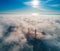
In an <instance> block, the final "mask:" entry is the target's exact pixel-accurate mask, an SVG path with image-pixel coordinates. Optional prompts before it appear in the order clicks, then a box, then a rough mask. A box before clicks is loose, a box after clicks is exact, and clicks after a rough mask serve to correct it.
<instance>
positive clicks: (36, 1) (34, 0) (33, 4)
mask: <svg viewBox="0 0 60 51" xmlns="http://www.w3.org/2000/svg"><path fill="white" fill-rule="evenodd" d="M31 3H32V7H34V8H37V7H38V6H39V0H33V1H32V2H31Z"/></svg>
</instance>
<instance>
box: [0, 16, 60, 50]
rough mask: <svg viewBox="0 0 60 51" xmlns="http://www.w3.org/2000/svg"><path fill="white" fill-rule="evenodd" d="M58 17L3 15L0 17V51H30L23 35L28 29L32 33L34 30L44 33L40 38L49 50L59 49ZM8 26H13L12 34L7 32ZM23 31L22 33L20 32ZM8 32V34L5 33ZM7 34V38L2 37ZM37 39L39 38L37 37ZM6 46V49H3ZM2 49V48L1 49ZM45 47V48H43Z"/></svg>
mask: <svg viewBox="0 0 60 51" xmlns="http://www.w3.org/2000/svg"><path fill="white" fill-rule="evenodd" d="M59 20H60V16H59V15H40V16H35V17H34V16H25V15H22V16H15V15H13V16H12V15H3V16H2V17H1V16H0V35H1V36H0V39H3V40H2V41H1V42H0V45H1V50H3V49H5V50H6V49H7V50H8V51H19V49H20V50H21V51H22V49H24V48H25V50H26V49H27V48H28V49H31V48H32V47H30V46H29V45H28V44H27V43H26V42H27V39H26V37H25V33H26V32H27V30H28V28H31V29H32V30H33V31H34V28H36V29H37V31H38V32H40V33H41V32H42V31H44V32H45V33H46V35H45V36H44V38H42V39H41V40H42V42H43V43H45V45H46V46H48V47H49V48H50V47H51V48H55V47H56V48H57V47H58V48H57V49H60V44H59V43H60V42H59V41H60V40H59V38H60V26H59V25H60V21H59ZM10 26H13V27H14V26H15V27H17V29H15V31H14V32H8V28H9V27H10ZM22 30H23V32H22ZM6 32H8V33H6ZM4 34H6V35H7V34H8V36H6V35H5V36H4ZM38 38H39V37H38ZM5 46H7V48H5ZM2 47H4V48H2ZM8 47H9V48H8ZM44 47H45V46H44Z"/></svg>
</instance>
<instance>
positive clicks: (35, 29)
mask: <svg viewBox="0 0 60 51" xmlns="http://www.w3.org/2000/svg"><path fill="white" fill-rule="evenodd" d="M36 32H37V30H36V29H35V38H36V36H37V35H36Z"/></svg>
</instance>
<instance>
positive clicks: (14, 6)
mask: <svg viewBox="0 0 60 51" xmlns="http://www.w3.org/2000/svg"><path fill="white" fill-rule="evenodd" d="M7 11H8V12H10V11H19V12H21V11H28V12H32V11H35V12H36V11H38V12H48V11H50V12H52V13H53V12H56V13H58V14H59V12H60V0H0V12H7ZM54 14H55V13H54Z"/></svg>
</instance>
